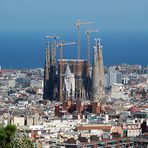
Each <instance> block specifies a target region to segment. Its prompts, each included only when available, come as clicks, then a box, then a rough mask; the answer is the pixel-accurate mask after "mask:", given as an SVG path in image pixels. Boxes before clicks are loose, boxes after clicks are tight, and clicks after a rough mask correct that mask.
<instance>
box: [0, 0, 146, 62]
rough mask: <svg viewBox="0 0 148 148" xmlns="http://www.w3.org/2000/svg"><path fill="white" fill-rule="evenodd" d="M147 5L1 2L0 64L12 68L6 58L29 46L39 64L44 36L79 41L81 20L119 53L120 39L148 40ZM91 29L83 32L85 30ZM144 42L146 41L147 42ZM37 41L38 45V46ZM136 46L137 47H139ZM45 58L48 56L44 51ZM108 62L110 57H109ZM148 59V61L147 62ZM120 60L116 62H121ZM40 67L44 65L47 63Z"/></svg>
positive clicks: (77, 0)
mask: <svg viewBox="0 0 148 148" xmlns="http://www.w3.org/2000/svg"><path fill="white" fill-rule="evenodd" d="M147 6H148V0H0V65H8V64H6V60H5V59H6V58H5V59H4V57H5V56H7V54H12V56H13V53H16V52H17V53H18V49H17V48H20V46H26V48H27V49H28V50H30V51H31V50H32V54H34V61H33V62H34V63H35V61H36V60H37V58H39V57H37V55H35V48H36V49H37V50H38V54H39V51H40V49H39V48H43V47H44V44H45V43H44V41H43V40H45V39H44V37H43V36H45V35H47V34H54V33H56V34H59V35H61V36H64V34H70V35H71V36H73V37H70V40H71V39H72V40H73V39H74V38H76V28H75V26H74V24H75V22H76V21H77V20H78V19H80V20H81V21H85V22H95V24H94V25H91V26H88V27H89V29H98V30H99V34H100V36H101V35H102V37H104V38H103V40H106V41H104V43H105V45H104V46H106V47H107V48H109V46H112V48H114V49H115V51H118V49H117V48H119V46H120V45H118V46H113V45H115V43H113V42H115V40H116V39H118V41H119V39H121V40H123V42H126V41H127V40H125V41H124V37H122V36H123V35H124V36H125V35H126V34H127V36H129V35H130V38H132V37H131V34H132V36H133V37H135V36H136V39H137V40H136V41H138V40H140V39H141V38H142V39H143V38H144V36H145V38H146V37H148V8H147ZM88 27H82V28H81V29H82V31H83V30H85V29H86V28H88ZM111 36H112V38H113V37H114V36H116V38H115V39H114V40H112V41H111V39H110V38H111ZM137 36H138V37H139V38H138V37H137ZM27 37H28V40H27V39H26V38H27ZM35 39H36V41H35ZM33 40H34V41H33ZM121 40H120V42H121ZM18 41H19V42H20V43H19V44H18ZM144 41H145V42H146V39H145V40H144ZM4 42H5V44H4ZM24 42H25V45H24ZM31 42H32V44H31ZM33 42H34V43H35V42H36V45H35V44H33ZM37 42H38V43H37ZM39 42H40V44H39ZM110 42H112V43H113V44H111V43H110ZM145 42H144V43H143V42H139V44H138V46H137V47H140V46H143V48H145V51H146V48H147V47H148V44H147V43H145ZM6 44H11V47H12V49H13V52H12V51H10V46H8V45H6ZM17 44H18V45H17ZM132 44H134V42H132V43H131V45H132ZM37 45H38V47H37ZM131 45H130V46H131ZM17 46H19V47H17ZM121 46H122V45H121ZM126 46H128V44H126ZM4 47H5V48H4ZM133 47H134V48H135V46H133ZM107 48H106V50H107ZM12 49H11V50H12ZM28 50H26V51H21V49H20V51H19V53H18V54H17V56H19V57H17V58H18V59H19V60H21V58H22V57H23V54H24V55H25V54H26V55H27V51H28ZM136 50H138V49H136ZM140 50H141V49H140ZM25 52H26V53H25ZM126 52H127V51H126ZM106 53H107V52H106ZM121 53H123V49H121ZM137 53H138V51H137ZM119 54H120V53H119ZM125 55H126V54H125ZM35 56H36V57H35ZM41 56H42V57H43V56H44V53H43V52H42V53H41ZM41 56H40V60H42V61H43V59H44V57H43V58H41ZM141 57H142V56H141ZM136 58H138V57H135V59H136ZM1 59H3V60H1ZM108 59H110V58H109V57H108ZM146 59H147V58H146ZM146 59H145V61H144V62H146ZM25 60H26V59H24V61H25ZM110 60H114V57H111V59H110ZM117 60H118V61H119V62H123V61H124V60H123V59H122V57H121V58H118V59H117ZM117 60H116V61H114V62H112V63H115V62H117ZM14 61H15V60H14V59H13V58H12V57H11V58H10V62H11V63H12V65H15V63H17V61H15V62H14ZM125 61H126V59H125ZM7 62H8V60H7ZM13 62H14V63H13ZM134 62H137V63H138V62H139V61H138V60H135V61H134ZM20 64H21V62H20ZM22 64H23V63H22ZM40 65H43V62H42V63H40Z"/></svg>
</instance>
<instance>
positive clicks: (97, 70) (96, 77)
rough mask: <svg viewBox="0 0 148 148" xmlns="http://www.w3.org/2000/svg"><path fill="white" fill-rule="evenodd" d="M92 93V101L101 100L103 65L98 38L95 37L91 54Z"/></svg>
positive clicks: (102, 93) (102, 96) (102, 94)
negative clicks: (92, 53)
mask: <svg viewBox="0 0 148 148" xmlns="http://www.w3.org/2000/svg"><path fill="white" fill-rule="evenodd" d="M92 93H93V95H92V96H93V101H101V100H102V99H103V98H104V66H103V56H102V46H101V45H100V39H95V46H94V55H93V73H92Z"/></svg>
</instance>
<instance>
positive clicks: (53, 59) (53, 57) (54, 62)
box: [46, 35, 59, 65]
mask: <svg viewBox="0 0 148 148" xmlns="http://www.w3.org/2000/svg"><path fill="white" fill-rule="evenodd" d="M46 38H53V39H54V47H53V49H52V60H51V64H52V65H56V47H57V39H58V38H59V37H58V36H56V35H53V36H46Z"/></svg>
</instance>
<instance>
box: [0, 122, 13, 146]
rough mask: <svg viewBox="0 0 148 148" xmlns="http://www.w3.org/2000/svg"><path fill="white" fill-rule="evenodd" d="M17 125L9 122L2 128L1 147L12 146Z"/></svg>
mask: <svg viewBox="0 0 148 148" xmlns="http://www.w3.org/2000/svg"><path fill="white" fill-rule="evenodd" d="M15 133H16V127H15V125H11V124H8V125H7V126H6V127H1V128H0V148H11V142H12V140H13V138H14V137H15Z"/></svg>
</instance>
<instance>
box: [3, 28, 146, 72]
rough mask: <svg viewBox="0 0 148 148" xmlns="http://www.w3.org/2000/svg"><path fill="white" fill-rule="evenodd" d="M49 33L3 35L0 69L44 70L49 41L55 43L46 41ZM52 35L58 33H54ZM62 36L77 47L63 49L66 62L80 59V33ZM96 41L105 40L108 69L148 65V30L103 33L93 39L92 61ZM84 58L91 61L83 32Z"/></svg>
mask: <svg viewBox="0 0 148 148" xmlns="http://www.w3.org/2000/svg"><path fill="white" fill-rule="evenodd" d="M49 32H51V31H45V30H44V31H38V32H37V31H32V32H29V31H28V32H27V31H26V32H13V31H12V32H7V31H6V32H1V34H0V66H1V67H2V68H3V69H26V68H27V69H28V68H37V67H40V68H43V67H44V61H45V60H44V59H45V47H46V45H47V41H51V40H49V39H47V38H45V36H46V35H49V34H48V33H49ZM52 34H58V33H57V32H56V31H53V33H52ZM58 35H59V36H60V37H61V39H62V40H64V41H68V42H75V43H76V44H75V45H70V46H63V59H64V58H66V59H76V58H77V33H76V30H70V31H67V32H66V31H65V32H64V31H61V33H60V34H58ZM94 38H100V39H101V44H102V45H103V58H104V65H107V66H110V65H114V64H121V63H127V64H140V65H142V66H147V65H148V61H147V54H148V42H147V39H148V32H146V31H144V30H141V31H140V30H138V31H136V30H135V31H129V30H124V31H123V30H116V31H108V30H101V31H99V32H98V33H97V34H93V35H91V61H92V55H93V43H94ZM69 50H70V51H69ZM58 52H59V49H58V48H57V57H58V56H59V54H58ZM81 58H82V59H87V37H86V35H85V34H84V31H81Z"/></svg>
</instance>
